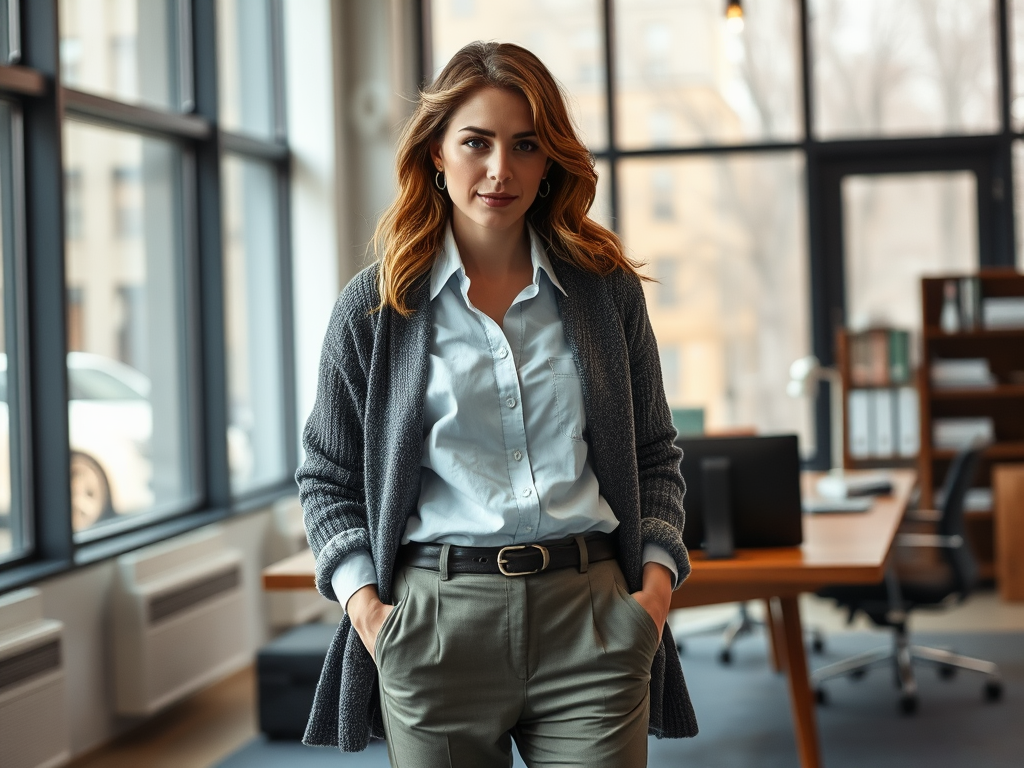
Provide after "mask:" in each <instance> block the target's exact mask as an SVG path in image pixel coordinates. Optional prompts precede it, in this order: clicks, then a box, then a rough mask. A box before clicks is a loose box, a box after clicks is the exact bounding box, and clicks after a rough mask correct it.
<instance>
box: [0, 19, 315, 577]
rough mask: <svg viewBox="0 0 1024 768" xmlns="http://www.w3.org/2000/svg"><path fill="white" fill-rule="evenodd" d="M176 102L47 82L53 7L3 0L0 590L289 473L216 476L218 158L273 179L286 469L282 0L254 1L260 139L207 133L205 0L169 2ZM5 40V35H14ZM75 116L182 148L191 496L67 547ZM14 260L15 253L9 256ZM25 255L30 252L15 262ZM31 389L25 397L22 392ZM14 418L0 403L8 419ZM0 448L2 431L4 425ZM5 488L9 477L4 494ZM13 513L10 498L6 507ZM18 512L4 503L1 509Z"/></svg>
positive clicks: (198, 521) (214, 86)
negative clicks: (6, 343) (12, 491)
mask: <svg viewBox="0 0 1024 768" xmlns="http://www.w3.org/2000/svg"><path fill="white" fill-rule="evenodd" d="M175 2H176V3H177V7H176V8H175V9H174V10H175V12H176V14H177V16H176V22H177V25H178V28H177V30H176V33H177V37H178V40H177V41H176V43H177V53H178V71H177V73H176V77H177V78H178V81H179V83H178V84H179V88H180V92H179V94H178V95H179V100H180V104H181V109H180V110H179V111H170V110H164V109H159V108H153V107H149V106H143V105H138V104H130V103H126V102H120V101H117V100H114V99H110V98H106V97H104V96H99V95H97V94H93V93H88V92H86V91H80V90H75V89H70V88H65V87H63V86H62V84H61V77H60V49H59V39H60V37H59V30H58V17H59V13H58V0H20V2H18V0H11V3H12V5H13V9H12V11H11V17H10V18H11V19H13V20H14V21H15V22H16V29H15V31H16V32H17V33H18V34H17V35H15V34H14V33H12V36H11V39H12V42H17V43H18V45H17V46H15V45H13V44H12V46H11V47H12V56H11V57H10V58H11V61H10V63H3V64H0V98H2V99H4V100H5V101H7V102H9V103H11V104H12V105H13V109H14V110H15V111H16V112H17V113H18V114H19V130H20V134H21V137H20V139H21V147H20V150H19V148H17V147H16V148H15V163H14V166H15V167H14V181H15V195H14V197H15V208H16V217H15V222H14V226H15V229H16V231H17V233H18V235H17V238H16V239H17V240H18V243H19V247H18V248H16V249H15V253H14V254H12V255H11V257H10V258H9V259H8V262H10V264H9V265H8V264H5V267H9V268H12V269H13V274H11V275H10V278H9V279H8V280H6V281H5V291H6V295H5V299H6V298H7V297H10V298H11V299H12V301H7V302H5V307H4V310H5V312H6V313H7V317H6V319H7V321H8V323H13V325H12V326H8V327H9V328H12V330H9V332H8V338H9V339H11V338H15V339H16V342H15V344H14V346H15V350H14V354H17V355H18V359H19V361H20V362H21V365H20V366H19V367H18V371H19V373H20V376H19V377H18V378H19V379H20V386H19V382H12V384H13V386H12V398H17V405H18V406H19V407H18V408H17V409H16V411H17V413H18V415H19V417H21V420H22V422H23V423H24V427H23V428H22V429H20V430H19V434H18V444H17V446H14V445H12V449H11V454H12V457H13V456H18V457H20V467H19V468H18V470H19V479H20V485H21V490H22V500H23V503H24V505H25V509H26V513H27V514H26V517H27V519H28V521H29V524H30V527H31V529H32V530H31V535H30V536H29V540H30V542H29V546H28V547H27V548H26V549H25V550H24V551H23V552H22V553H21V554H20V555H19V556H16V557H13V558H11V559H9V560H6V561H4V562H3V563H0V593H2V592H4V591H7V590H9V589H13V588H16V587H19V586H22V585H25V584H29V583H32V582H34V581H37V580H38V579H40V578H43V577H46V576H49V575H53V574H57V573H61V572H66V571H69V570H72V569H74V568H76V567H80V566H83V565H87V564H90V563H94V562H97V561H100V560H103V559H106V558H109V557H112V556H116V555H118V554H121V553H123V552H126V551H130V550H132V549H135V548H137V547H139V546H143V545H145V544H149V543H153V542H156V541H160V540H162V539H164V538H167V537H170V536H174V535H177V534H179V533H182V532H184V531H188V530H191V529H193V528H196V527H199V526H202V525H206V524H209V523H211V522H216V521H219V520H224V519H226V518H229V517H231V516H233V515H236V514H241V513H245V512H249V511H253V510H256V509H259V508H263V507H266V506H267V505H268V504H270V503H272V502H273V501H276V500H277V499H280V498H282V497H285V496H292V495H294V494H295V485H294V482H293V481H292V480H291V479H290V478H284V479H281V480H280V481H274V482H272V483H270V484H268V485H264V486H261V487H257V488H254V489H252V490H250V491H247V492H245V493H242V494H233V493H232V490H231V484H230V472H229V467H228V450H227V439H228V438H227V427H228V406H227V402H228V395H227V377H226V363H225V349H226V338H225V324H224V290H223V289H224V284H223V270H222V253H223V243H222V237H221V235H222V222H221V216H222V204H221V187H220V172H221V161H222V157H223V155H224V153H232V154H235V155H240V156H243V157H251V158H254V159H258V160H260V161H261V162H264V163H269V164H271V165H272V166H273V167H274V169H275V171H276V179H277V185H278V188H277V190H276V191H277V200H278V209H277V211H276V213H277V215H278V216H279V217H280V220H279V226H278V232H279V241H280V242H279V243H278V253H279V255H280V257H279V275H280V280H279V290H280V306H281V312H282V317H281V334H282V350H283V365H282V367H281V370H280V371H277V372H272V373H273V375H279V376H280V377H281V380H282V392H283V396H282V402H281V403H280V407H281V409H282V412H283V415H284V422H285V438H286V459H287V462H288V464H289V466H295V465H297V463H298V437H297V435H298V431H297V424H296V392H295V376H294V361H295V351H294V320H293V311H292V308H293V302H292V270H291V232H290V203H289V195H290V180H291V152H290V149H289V146H288V142H287V135H286V130H285V127H286V123H285V113H284V105H285V94H284V51H283V44H284V41H283V36H282V28H283V24H282V21H283V8H282V0H267V2H268V3H269V4H270V9H271V13H272V23H271V30H272V39H271V41H270V50H271V54H272V58H273V61H272V63H271V71H272V73H273V78H272V83H271V84H270V87H271V88H272V89H273V103H274V119H275V132H274V135H273V136H272V137H269V138H267V139H263V138H257V137H253V136H249V135H245V134H243V133H237V132H225V131H222V130H220V129H219V126H218V71H217V27H216V24H217V8H216V6H217V3H216V0H175ZM16 38H17V39H16ZM65 119H74V120H77V121H83V122H88V123H93V124H96V125H100V126H103V127H105V128H112V129H120V130H125V131H128V132H131V133H135V134H143V135H148V136H154V137H157V138H160V139H163V140H168V141H171V142H174V143H176V144H178V145H179V146H180V147H181V149H182V156H183V167H182V169H181V175H182V198H183V211H182V228H183V230H184V231H183V238H182V240H183V244H184V250H185V265H184V269H185V275H186V280H187V284H186V285H185V286H184V291H185V295H186V303H187V306H188V311H187V313H186V317H185V325H186V327H185V328H183V329H182V332H183V333H184V334H185V335H186V338H187V340H188V341H187V343H186V348H187V350H188V352H187V354H188V355H189V359H188V363H189V365H190V368H191V374H190V375H191V376H192V380H191V382H190V392H189V401H190V402H191V403H193V404H194V408H193V410H192V412H190V413H188V414H187V416H186V418H188V420H189V422H190V424H191V425H192V427H193V432H192V438H193V441H194V443H195V449H196V452H197V454H198V457H199V458H198V459H197V467H196V469H197V489H196V490H197V492H198V497H197V501H196V502H195V503H194V504H191V505H190V506H188V507H183V508H181V509H178V510H175V512H174V514H173V516H168V517H161V518H157V519H152V520H147V519H144V518H143V519H140V520H139V524H138V525H137V526H134V527H132V528H131V529H130V530H124V531H119V530H117V528H120V526H118V527H112V530H111V531H110V533H109V535H105V534H103V532H102V531H97V535H96V536H94V537H93V536H90V537H88V538H89V540H88V541H84V540H83V542H82V543H80V544H76V543H75V540H74V535H73V532H72V529H71V515H70V488H69V484H68V482H66V481H65V482H54V480H53V479H54V478H62V479H66V478H68V476H69V469H70V448H69V444H68V407H67V405H68V378H67V377H68V374H67V365H66V352H67V326H66V304H65V300H66V284H65V253H64V245H65V243H64V226H65V222H64V167H63V148H62V132H63V124H64V121H65ZM19 254H20V256H19ZM24 254H31V258H25V257H24ZM30 395H31V397H30ZM13 412H14V410H12V413H13ZM11 434H12V439H13V437H14V434H15V430H14V429H12V430H11ZM15 482H16V480H15V478H14V477H13V476H12V485H13V484H14V483H15ZM12 507H13V505H12ZM14 514H16V512H15V510H14V509H13V508H12V516H13V515H14Z"/></svg>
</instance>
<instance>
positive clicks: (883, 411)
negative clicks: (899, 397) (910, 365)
mask: <svg viewBox="0 0 1024 768" xmlns="http://www.w3.org/2000/svg"><path fill="white" fill-rule="evenodd" d="M893 395H894V391H893V390H891V389H873V390H871V399H872V400H873V402H872V408H871V415H872V417H873V419H872V421H873V424H874V428H873V429H872V430H871V437H872V440H871V441H870V443H869V444H870V448H869V450H868V452H869V453H870V454H871V455H872V456H874V457H877V458H880V459H887V458H890V457H891V456H892V455H893V454H894V453H895V446H894V441H893V426H894V421H895V419H894V416H893V399H894V398H893Z"/></svg>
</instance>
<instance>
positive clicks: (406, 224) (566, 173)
mask: <svg viewBox="0 0 1024 768" xmlns="http://www.w3.org/2000/svg"><path fill="white" fill-rule="evenodd" d="M488 87H490V88H504V89H507V90H510V91H514V92H516V93H520V94H522V95H523V96H524V97H525V98H526V100H527V101H528V102H529V104H530V110H531V112H532V113H533V121H534V130H535V131H536V132H537V143H538V144H539V145H540V148H541V150H542V151H543V152H544V153H545V154H546V155H547V156H548V157H549V158H551V160H552V164H551V168H550V170H549V171H548V174H547V180H548V181H549V182H550V184H551V192H550V193H549V194H548V195H547V197H539V196H538V197H537V198H536V199H535V200H534V202H533V205H532V206H531V207H530V210H529V212H528V213H527V219H528V220H529V222H530V224H532V225H533V227H534V229H536V230H537V233H538V234H539V235H540V236H541V237H542V238H543V239H544V240H545V242H546V243H547V245H548V248H549V251H550V252H551V254H552V255H553V256H554V257H555V258H561V259H564V260H566V261H568V262H570V263H572V264H575V265H576V266H577V267H580V268H581V269H584V270H587V271H588V272H593V273H596V274H599V275H607V274H611V273H612V272H614V271H615V270H617V269H624V270H626V271H628V272H632V273H635V274H639V272H638V267H639V266H640V263H639V262H636V261H634V260H632V259H630V258H629V257H628V256H626V253H625V251H624V249H623V247H622V242H621V241H620V240H619V238H618V236H617V235H615V233H613V232H611V231H609V230H607V229H605V228H604V227H602V226H601V225H600V224H598V223H597V222H596V221H594V220H593V219H591V218H589V217H588V216H587V212H588V211H589V210H590V206H591V205H592V204H593V202H594V196H595V194H596V191H597V172H596V171H595V170H594V159H593V157H592V156H591V154H590V152H589V151H588V150H587V148H586V147H585V146H584V145H583V142H582V141H580V139H579V137H578V136H577V135H576V130H575V128H574V126H573V124H572V120H571V119H570V117H569V112H568V110H567V109H566V106H565V97H564V95H563V93H562V90H561V88H560V87H559V85H558V82H557V81H556V80H555V78H554V77H552V75H551V73H550V72H549V71H548V68H547V67H545V66H544V64H543V63H542V62H541V60H540V59H538V58H537V57H536V56H535V55H534V54H532V53H531V52H530V51H528V50H526V49H525V48H522V47H520V46H518V45H514V44H512V43H494V42H480V41H477V42H474V43H470V44H469V45H467V46H465V47H464V48H462V49H461V50H460V51H459V52H458V53H456V54H455V56H453V57H452V60H451V61H449V62H448V64H447V65H446V66H445V68H444V69H443V70H442V71H441V74H440V75H438V76H437V79H436V80H434V82H433V83H432V84H431V85H430V86H428V87H427V88H425V89H424V90H423V91H422V92H421V93H420V99H419V102H418V104H417V105H416V109H415V111H414V112H413V115H412V117H411V118H410V119H409V122H408V124H407V125H406V127H405V130H404V131H403V133H402V136H401V139H400V140H399V144H398V159H397V166H398V196H397V197H396V198H395V201H394V202H393V203H392V204H391V205H390V206H389V207H388V209H387V210H386V211H385V212H384V213H383V215H382V216H381V218H380V221H379V222H378V223H377V229H376V231H375V232H374V234H373V247H374V250H375V252H376V254H377V257H378V259H379V261H380V267H379V275H378V281H379V284H378V288H379V290H380V298H381V308H383V307H391V308H392V309H394V310H395V311H397V312H398V313H400V314H402V315H403V316H406V317H408V316H409V315H410V314H412V309H411V308H410V307H409V306H408V304H407V303H406V298H407V297H408V294H409V291H410V289H411V288H412V287H413V285H414V284H415V283H416V282H417V281H418V280H419V279H420V278H421V277H423V276H424V275H426V274H427V273H429V272H430V269H431V267H432V266H433V263H434V259H435V258H436V256H437V254H438V252H439V251H440V250H441V248H442V247H443V245H444V237H445V224H446V223H447V222H448V217H449V216H450V214H451V205H452V203H451V198H449V197H448V195H447V194H445V193H443V192H441V191H440V190H438V189H437V188H436V187H435V186H434V174H435V168H434V164H433V162H432V160H431V157H430V147H431V144H432V143H433V142H434V141H441V139H442V138H443V136H444V132H445V131H446V130H447V128H448V124H449V122H450V121H451V118H452V115H453V114H454V113H455V111H456V110H457V109H458V108H459V107H460V106H462V104H463V103H464V102H465V101H466V99H468V98H469V97H470V96H472V95H473V94H474V93H476V92H477V91H479V90H480V89H481V88H488Z"/></svg>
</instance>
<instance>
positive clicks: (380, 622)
mask: <svg viewBox="0 0 1024 768" xmlns="http://www.w3.org/2000/svg"><path fill="white" fill-rule="evenodd" d="M345 610H346V611H347V612H348V615H349V618H350V619H351V620H352V628H353V629H355V631H356V634H358V635H359V639H360V640H362V641H363V645H365V646H366V650H367V651H369V652H370V658H372V659H373V660H374V662H376V661H377V659H376V658H375V657H374V655H373V648H374V646H375V645H376V643H377V634H378V633H379V632H380V628H381V627H382V626H384V620H385V619H386V618H387V617H388V614H389V613H391V612H392V611H393V610H395V606H393V605H387V604H386V603H382V602H381V601H380V598H379V597H378V596H377V585H376V584H367V585H366V586H365V587H361V588H360V589H358V590H357V591H356V592H355V594H353V595H352V597H350V598H349V599H348V603H347V604H346V606H345Z"/></svg>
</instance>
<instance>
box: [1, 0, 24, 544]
mask: <svg viewBox="0 0 1024 768" xmlns="http://www.w3.org/2000/svg"><path fill="white" fill-rule="evenodd" d="M19 15H20V14H19V6H18V0H0V64H16V63H17V62H18V61H19V60H20V59H21V30H20V29H19V28H18V26H19V24H18V17H19ZM0 551H2V549H0Z"/></svg>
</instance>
